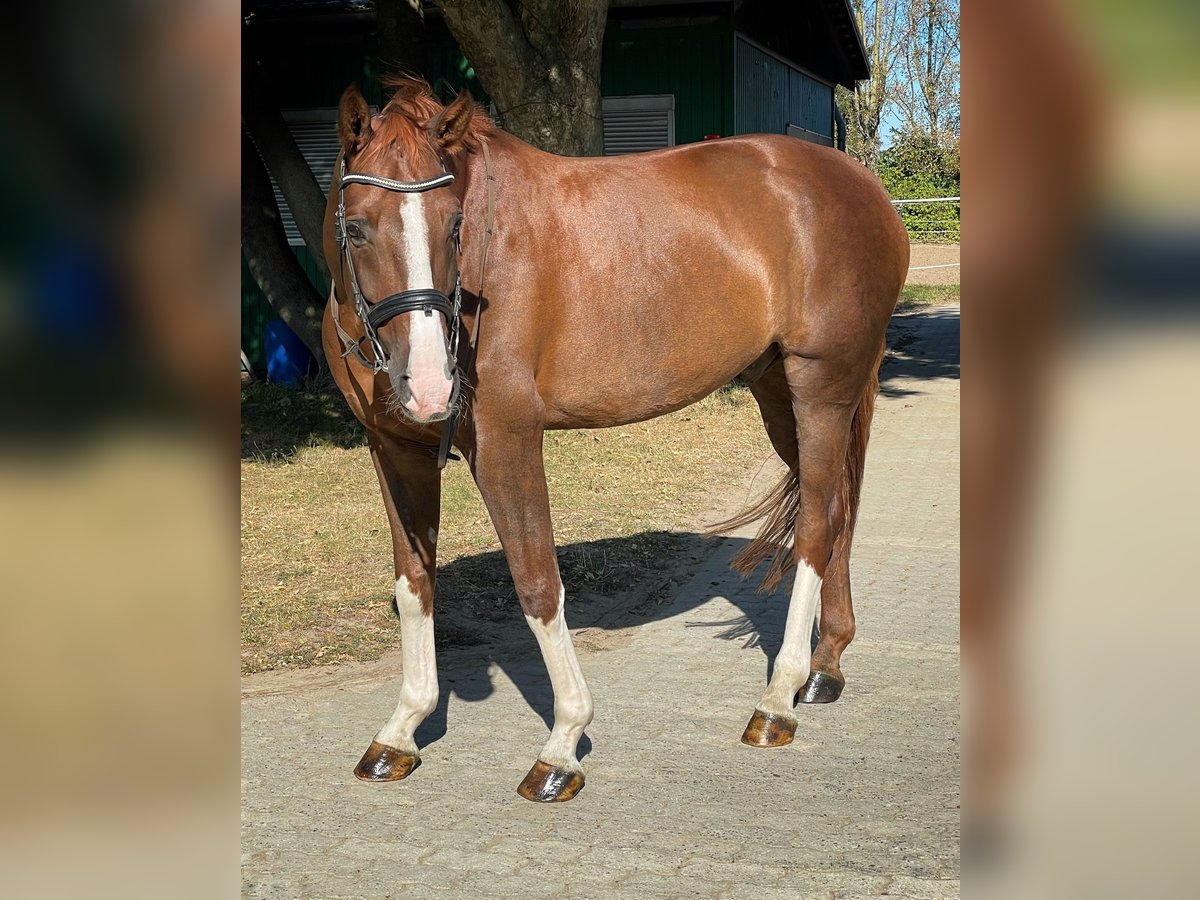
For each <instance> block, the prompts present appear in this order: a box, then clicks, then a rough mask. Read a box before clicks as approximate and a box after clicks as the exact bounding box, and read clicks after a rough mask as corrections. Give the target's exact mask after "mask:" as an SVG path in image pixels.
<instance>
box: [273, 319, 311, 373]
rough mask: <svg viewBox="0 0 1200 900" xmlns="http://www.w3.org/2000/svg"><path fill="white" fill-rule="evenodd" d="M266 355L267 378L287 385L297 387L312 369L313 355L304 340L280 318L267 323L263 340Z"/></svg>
mask: <svg viewBox="0 0 1200 900" xmlns="http://www.w3.org/2000/svg"><path fill="white" fill-rule="evenodd" d="M264 344H265V347H264V349H265V350H266V355H267V379H268V380H270V381H273V382H275V383H276V384H283V385H287V386H288V387H299V386H300V385H301V384H303V383H304V379H305V377H306V376H307V375H308V373H309V372H310V371H312V369H313V363H314V360H313V356H312V354H311V353H309V352H308V348H307V347H305V346H304V341H302V340H300V338H298V337H297V336H296V333H295V332H294V331H292V329H290V328H288V327H287V325H286V324H285V323H284V322H283V321H282V320H281V319H275V320H274V321H272V322H268V323H267V336H266V341H265V342H264Z"/></svg>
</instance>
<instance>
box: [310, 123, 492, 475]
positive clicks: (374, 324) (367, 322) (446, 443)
mask: <svg viewBox="0 0 1200 900" xmlns="http://www.w3.org/2000/svg"><path fill="white" fill-rule="evenodd" d="M480 147H481V149H482V150H483V163H484V172H485V175H486V178H485V180H486V182H487V213H486V218H485V220H484V233H483V250H482V254H481V257H480V268H479V295H478V296H479V306H478V308H477V309H476V311H475V319H474V320H473V321H472V323H471V334H470V337H469V342H468V347H469V350H470V353H471V355H472V357H473V356H474V353H475V346H476V343H477V341H478V340H479V320H480V318H481V317H482V312H483V284H484V274H485V272H486V271H487V259H488V249H489V247H490V245H491V240H492V228H493V226H494V225H495V222H496V195H495V187H494V186H495V182H496V177H495V175H493V174H492V155H491V152H490V151H489V150H488V145H487V143H486V142H483V143H481V144H480ZM453 182H454V176H453V175H452V174H451V173H449V172H445V171H443V172H442V174H441V175H437V176H435V177H433V178H427V179H425V180H424V181H395V180H393V179H391V178H382V177H380V176H378V175H368V174H365V173H363V172H347V171H346V158H345V155H344V154H343V156H342V160H341V171H340V173H339V178H338V206H337V213H336V215H335V217H334V237H335V238H336V240H337V244H338V250H339V251H340V254H341V257H342V259H343V260H344V261H345V263H346V270H347V273H348V274H349V276H350V289H351V291H353V293H354V311H355V313H356V315H357V317H358V320H359V324H360V325H362V328H363V332H364V335H363V337H362V338H358V339H355V338H352V337H351V336H350V335H349V333H347V331H346V330H345V329H344V328H343V327H342V323H341V321H340V317H339V314H338V303H337V298H336V297H335V292H334V287H333V285H332V284H331V285H330V287H329V302H330V303H331V304H332V305H333V310H332V311H333V325H334V328H336V329H337V333H338V337H339V338H340V339H341V342H342V345H343V347H344V348H345V350H344V351H343V352H342V358H343V359H345V358H347V357H349V356H351V355H353V356H354V357H355V358H356V359H357V360H358V361H359V363H360V364H361V365H362V366H363V367H364V368H367V369H370V370H371V374H372V375H377V374H378V373H380V372H386V371H388V362H389V361H388V357H387V353H386V352H385V351H384V349H383V344H381V343H380V341H379V336H378V333H377V332H378V330H379V329H380V328H382V327H383V325H384V324H385V323H386V322H389V321H391V320H392V319H394V318H395V317H396V316H399V315H403V314H404V313H408V312H416V311H418V310H420V311H423V312H424V313H425V315H427V316H429V315H433V313H434V312H438V313H441V315H442V317H443V318H444V319H445V320H446V330H447V332H448V333H449V347H448V350H449V353H450V358H451V360H452V361H453V378H454V383H453V387H452V388H451V392H450V401H449V407H450V415H449V416H448V417H447V418H446V420H445V425H444V426H443V428H442V439H441V443H440V445H439V446H438V450H437V467H438V469H439V470H441V469H444V468H445V467H446V462H447V460H450V459H459V458H460V457H458V456H456V455H455V454H454V453H453V452H452V451H451V449H450V448H451V446H452V444H453V442H454V434H455V432H456V431H457V430H458V423H459V419H460V417H461V409H462V403H461V402H460V400H461V393H462V378H461V372H462V371H464V368H465V367H464V366H463V365H462V364H461V362H460V361H459V359H458V332H459V328H460V327H461V323H462V266H461V264H460V265H459V266H458V274H457V275H456V276H455V278H454V299H453V300H451V299H450V298H449V297H447V296H446V295H445V294H443V293H442V292H441V291H439V290H436V289H434V288H415V289H413V290H408V291H401V292H400V293H398V294H392V295H391V296H389V297H385V298H384V299H382V300H380V301H379V302H378V303H374V304H368V303H367V301H366V298H365V297H363V294H362V290H361V289H360V288H359V286H358V276H357V275H356V274H355V272H354V258H353V256H352V255H351V253H350V238H349V235H348V234H347V233H346V194H345V191H346V185H348V184H365V185H369V186H371V187H378V188H383V189H384V190H388V191H398V192H401V193H406V194H412V193H424V192H425V191H432V190H436V189H437V188H440V187H447V186H449V185H450V184H452V183H453ZM454 241H455V249H456V251H457V253H458V254H459V255H460V256H461V254H462V239H461V236H460V235H459V233H458V231H457V230H456V231H455V235H454ZM363 341H367V342H368V343H369V344H370V346H371V355H372V357H373V358H372V359H368V358H367V357H366V356H365V355H364V354H363V351H362V342H363ZM468 365H469V362H468Z"/></svg>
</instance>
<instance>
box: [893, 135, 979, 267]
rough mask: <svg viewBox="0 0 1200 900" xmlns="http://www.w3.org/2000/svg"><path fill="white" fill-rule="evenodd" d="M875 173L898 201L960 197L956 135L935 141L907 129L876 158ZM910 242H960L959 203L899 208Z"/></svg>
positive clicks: (930, 137) (915, 205)
mask: <svg viewBox="0 0 1200 900" xmlns="http://www.w3.org/2000/svg"><path fill="white" fill-rule="evenodd" d="M877 174H878V175H879V179H880V181H882V182H883V186H884V187H885V188H887V191H888V193H889V194H891V196H892V197H893V198H895V199H897V200H905V199H920V198H926V197H957V196H958V195H959V179H960V157H959V142H958V136H957V135H951V134H949V133H943V136H942V137H941V138H940V139H938V138H935V137H934V136H932V135H930V134H929V133H928V132H925V131H921V130H918V129H915V128H909V129H906V130H904V131H900V132H898V133H896V135H895V138H894V140H893V143H892V146H891V147H889V148H888V149H886V150H884V151H883V152H882V153H881V154H880V156H879V169H878V172H877ZM900 214H901V216H902V217H903V218H904V224H905V225H907V226H908V232H909V234H910V235H911V236H912V239H913V240H914V241H917V242H923V243H954V242H956V241H958V239H959V204H958V203H957V202H955V203H930V204H923V203H922V204H913V205H906V206H902V207H900Z"/></svg>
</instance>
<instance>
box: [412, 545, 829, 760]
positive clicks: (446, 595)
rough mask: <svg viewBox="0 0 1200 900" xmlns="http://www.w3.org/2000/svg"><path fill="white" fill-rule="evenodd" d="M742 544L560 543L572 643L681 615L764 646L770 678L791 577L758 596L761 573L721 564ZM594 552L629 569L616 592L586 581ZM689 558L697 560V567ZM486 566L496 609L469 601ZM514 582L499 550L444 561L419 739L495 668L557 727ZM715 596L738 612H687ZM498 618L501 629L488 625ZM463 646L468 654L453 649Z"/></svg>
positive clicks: (427, 737)
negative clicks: (498, 594)
mask: <svg viewBox="0 0 1200 900" xmlns="http://www.w3.org/2000/svg"><path fill="white" fill-rule="evenodd" d="M746 543H747V541H746V539H744V538H720V537H718V538H705V537H702V536H701V535H698V534H690V533H682V532H665V531H650V532H643V533H641V534H636V535H631V536H629V537H621V538H607V539H604V540H598V541H586V542H580V543H576V544H567V545H564V546H561V547H559V548H558V553H559V560H560V568H561V570H562V575H563V582H564V584H565V585H566V589H567V595H568V597H570V598H571V599H570V601H569V622H570V625H571V628H572V630H573V631H574V632H575V633H576V644H577V645H578V644H579V643H580V639H581V633H582V632H584V631H585V630H586V631H589V632H590V631H591V630H593V629H594V630H595V631H597V632H599V633H600V634H601V637H600V638H599V639H600V640H603V639H604V638H603V635H604V634H606V633H611V632H614V631H618V630H620V629H625V628H630V627H633V626H637V625H640V624H646V623H649V622H653V621H660V620H665V619H669V618H676V617H680V616H683V617H685V618H684V619H683V625H684V627H686V628H696V629H704V630H706V631H710V632H711V633H712V636H713V638H714V639H717V640H727V641H739V642H741V644H742V646H743V648H744V649H746V650H754V649H759V650H761V652H762V653H763V655H764V656H765V657H766V663H767V678H768V679H769V678H770V674H771V667H772V665H773V662H774V659H775V656H776V655H777V654H778V652H779V649H780V646H781V645H782V642H783V628H784V623H785V620H786V617H787V605H788V590H787V588H788V587H789V584H788V582H787V581H785V583H784V586H783V587H782V588H780V589H778V590H777V591H775V592H774V593H772V594H759V593H756V592H755V590H754V587H753V585H756V584H757V580H754V579H751V580H748V581H747V582H746V583H741V579H740V576H739V575H737V574H736V573H734V572H732V571H730V570H729V569H728V568H727V567H726V566H724V565H722V562H724V561H727V560H729V559H731V558H732V557H733V556H734V554H736V552H737V551H738V550H739V549H740V548H741V547H742V546H744V545H745V544H746ZM647 544H649V545H652V546H653V547H654V548H655V549H656V551H657V552H659V553H661V554H662V557H661V558H663V559H670V560H674V561H676V562H675V564H674V565H673V566H672V567H671V569H672V570H671V571H669V572H664V571H663V569H662V568H656V567H654V566H652V565H645V564H644V562H645V560H644V552H645V548H646V546H647ZM596 559H604V560H605V564H606V565H607V566H609V567H611V568H613V569H614V570H617V571H622V572H624V573H626V574H625V577H623V578H622V579H621V581H620V583H619V585H617V586H616V589H615V590H614V591H613V592H611V593H608V594H605V595H601V594H598V593H596V592H594V591H592V590H589V589H588V588H587V586H586V575H587V572H586V569H585V567H586V562H581V561H588V560H596ZM693 562H695V564H696V565H695V566H692V565H691V564H692V563H693ZM581 569H583V570H584V571H583V572H582V574H581ZM481 571H486V572H487V573H489V574H491V575H492V576H493V577H494V578H495V579H496V582H498V583H503V582H506V583H507V587H508V590H509V592H510V594H509V595H507V596H505V597H502V600H503V601H504V602H502V603H500V604H497V605H496V606H495V608H494V609H495V615H493V614H492V612H491V611H490V610H489V611H488V612H487V614H484V615H481V614H480V613H479V612H478V611H474V612H472V611H471V610H470V609H468V604H467V603H466V602H465V601H467V597H466V595H465V591H467V590H473V589H474V590H477V589H478V586H479V585H480V583H481V581H483V580H484V579H483V578H481V574H480V573H481ZM705 578H706V579H707V581H704V580H703V579H705ZM511 584H512V582H511V579H510V578H509V576H508V565H507V562H506V560H505V558H504V555H503V553H502V552H500V551H493V552H490V553H485V554H481V555H478V556H474V557H467V558H463V559H460V560H456V561H455V562H452V563H450V564H448V565H446V566H444V567H442V568H441V569H439V572H438V602H437V611H436V612H435V615H434V629H435V636H436V638H435V641H436V643H437V644H438V645H439V646H438V652H439V655H440V657H441V659H442V665H440V666H439V679H440V684H441V690H440V692H439V700H438V705H437V707H436V708H435V709H434V711H433V712H432V713H431V714H430V715H429V717H428V718H427V719H426V720H425V721H424V722H423V723H422V724H421V726H420V727H419V728H418V729H417V732H416V735H415V738H416V741H417V745H418V746H420V747H425V746H427V745H429V744H431V743H433V742H435V741H438V740H440V739H441V738H442V737H443V736H445V734H446V728H447V711H448V709H449V704H450V700H451V698H457V699H458V700H460V701H466V702H468V703H475V702H480V701H483V700H486V699H487V698H488V697H490V696H491V695H492V693H493V692H494V690H495V678H496V670H497V669H499V670H501V671H502V672H503V673H504V675H505V676H507V677H508V679H509V680H511V681H512V683H513V684H514V685H515V686H516V688H517V690H518V691H519V692H520V693H521V696H522V697H523V699H524V701H525V703H526V704H527V705H528V706H529V708H530V709H531V710H533V712H535V713H536V714H537V715H538V716H539V717H540V718H541V719H542V721H543V722H544V723H545V725H546V727H547V729H549V728H551V727H553V724H554V692H553V690H552V688H551V685H550V679H549V676H548V675H547V672H546V668H545V665H544V663H543V661H542V657H541V654H540V653H539V651H538V648H537V644H536V642H535V640H534V638H533V636H532V634H530V633H529V630H528V628H527V627H526V624H525V621H524V617H523V616H522V614H521V611H520V605H519V603H518V601H517V600H516V595H515V591H512V589H511ZM493 589H494V588H493ZM718 594H719V595H721V596H724V597H726V598H727V599H728V600H729V601H730V602H731V603H732V604H733V605H734V606H735V607H737V609H738V614H737V615H734V616H731V617H723V618H719V619H716V620H694V619H688V618H686V616H687V614H688V613H690V612H692V611H694V610H695V609H696V608H697V607H699V606H701V605H702V604H704V603H705V602H707V601H708V600H709V599H711V598H712V597H713V596H715V595H718ZM501 617H502V618H501ZM493 623H494V624H495V625H496V626H497V627H494V628H490V627H489V625H491V624H493ZM591 633H593V634H594V633H595V632H591ZM815 639H816V638H815V635H814V641H815ZM458 650H462V651H465V652H461V653H458V654H456V651H458ZM456 656H457V658H456ZM397 674H399V673H397ZM591 749H592V744H591V740H590V739H589V737H588V736H587V734H586V733H585V734H584V736H583V738H582V739H581V740H580V743H579V758H580V759H583V758H584V757H585V756H587V754H588V753H589V752H590V751H591Z"/></svg>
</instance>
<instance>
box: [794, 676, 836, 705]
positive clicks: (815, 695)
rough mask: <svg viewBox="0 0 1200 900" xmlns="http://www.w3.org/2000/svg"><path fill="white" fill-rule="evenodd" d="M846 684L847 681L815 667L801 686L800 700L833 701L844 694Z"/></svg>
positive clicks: (811, 701) (809, 701) (812, 701)
mask: <svg viewBox="0 0 1200 900" xmlns="http://www.w3.org/2000/svg"><path fill="white" fill-rule="evenodd" d="M845 686H846V682H845V681H843V680H842V679H841V678H838V677H837V676H836V675H826V674H825V673H824V672H818V671H817V670H816V669H814V670H813V671H812V673H811V674H810V675H809V676H808V681H806V682H804V687H802V688H800V702H801V703H832V702H833V701H834V700H836V699H837V698H838V697H840V696H842V688H844V687H845Z"/></svg>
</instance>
